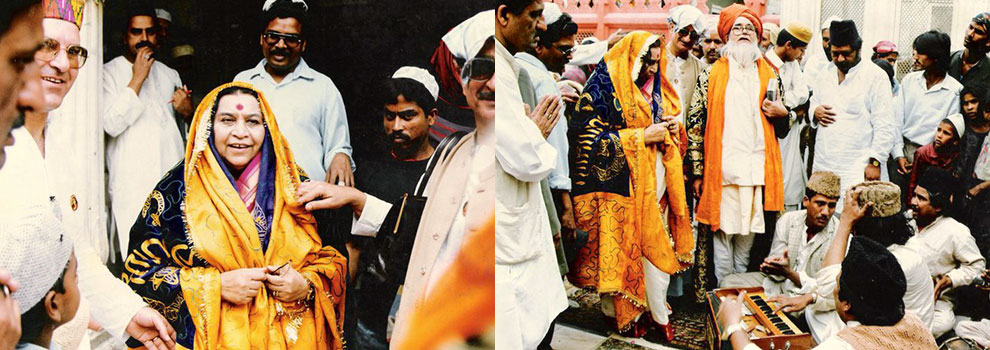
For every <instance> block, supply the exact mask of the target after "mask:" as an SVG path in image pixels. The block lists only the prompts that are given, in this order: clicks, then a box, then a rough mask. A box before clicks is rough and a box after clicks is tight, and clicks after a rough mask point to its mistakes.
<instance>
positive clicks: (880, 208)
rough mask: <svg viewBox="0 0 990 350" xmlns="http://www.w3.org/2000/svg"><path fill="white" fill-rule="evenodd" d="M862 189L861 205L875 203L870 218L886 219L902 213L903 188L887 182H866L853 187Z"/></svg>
mask: <svg viewBox="0 0 990 350" xmlns="http://www.w3.org/2000/svg"><path fill="white" fill-rule="evenodd" d="M853 189H854V190H855V189H862V191H861V192H860V193H859V201H858V202H859V205H860V206H862V205H866V203H867V202H873V209H871V210H870V214H869V215H870V216H871V217H875V218H885V217H889V216H894V215H897V214H898V213H900V212H901V188H900V187H898V186H897V185H895V184H893V183H890V182H887V181H866V182H863V183H860V184H859V185H856V186H853Z"/></svg>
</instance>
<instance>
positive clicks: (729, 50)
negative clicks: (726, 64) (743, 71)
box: [721, 41, 761, 67]
mask: <svg viewBox="0 0 990 350" xmlns="http://www.w3.org/2000/svg"><path fill="white" fill-rule="evenodd" d="M721 53H722V56H729V57H732V59H733V60H735V61H736V62H739V64H740V65H741V66H743V67H750V66H752V65H753V64H755V63H756V60H757V59H758V58H760V56H761V54H760V47H759V46H758V45H756V43H749V42H741V41H729V42H728V43H726V44H725V46H722V51H721Z"/></svg>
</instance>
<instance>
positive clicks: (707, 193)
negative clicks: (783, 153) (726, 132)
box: [698, 57, 784, 231]
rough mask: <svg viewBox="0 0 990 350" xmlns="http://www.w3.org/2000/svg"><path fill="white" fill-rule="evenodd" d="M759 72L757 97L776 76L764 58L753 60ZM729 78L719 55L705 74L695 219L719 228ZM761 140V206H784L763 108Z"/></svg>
mask: <svg viewBox="0 0 990 350" xmlns="http://www.w3.org/2000/svg"><path fill="white" fill-rule="evenodd" d="M757 68H758V69H759V74H760V101H761V102H762V101H763V99H765V98H766V91H767V83H768V82H769V81H770V80H771V79H773V78H775V77H776V76H777V74H776V72H775V70H774V68H773V67H772V66H771V65H770V64H769V63H768V62H767V61H766V59H764V58H760V59H759V60H758V61H757ZM728 82H729V59H728V58H726V57H722V58H720V59H719V60H718V61H716V62H715V64H714V65H713V66H712V71H711V75H710V76H709V77H708V121H707V125H706V126H705V175H704V180H703V182H702V192H701V203H700V204H699V205H698V222H701V223H703V224H708V225H709V226H711V227H712V231H714V230H718V229H719V223H720V222H719V219H720V215H721V213H720V207H719V206H720V204H721V202H722V129H723V128H724V127H725V86H726V85H727V84H728ZM760 117H761V118H760V120H761V121H762V124H763V143H764V145H765V147H764V148H765V152H766V160H765V161H764V162H763V173H764V175H763V176H764V180H763V181H764V182H763V183H764V188H763V199H764V203H763V209H764V210H767V211H777V210H782V209H784V178H783V173H782V170H781V169H782V168H781V165H780V146H779V145H778V144H777V135H776V134H775V133H774V131H773V126H772V125H770V120H768V119H767V117H766V116H765V115H763V112H762V111H761V112H760Z"/></svg>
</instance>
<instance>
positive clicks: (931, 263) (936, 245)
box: [907, 168, 986, 338]
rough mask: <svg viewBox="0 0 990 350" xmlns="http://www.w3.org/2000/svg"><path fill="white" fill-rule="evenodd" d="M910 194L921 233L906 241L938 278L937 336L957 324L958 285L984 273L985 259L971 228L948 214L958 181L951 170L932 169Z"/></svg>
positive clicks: (933, 325) (935, 278)
mask: <svg viewBox="0 0 990 350" xmlns="http://www.w3.org/2000/svg"><path fill="white" fill-rule="evenodd" d="M923 175H924V176H922V177H921V180H920V182H919V183H918V186H917V187H916V188H915V190H914V195H913V196H911V214H912V215H913V216H914V221H915V223H916V224H917V226H918V233H917V234H915V235H914V237H911V239H910V240H908V242H907V246H908V247H909V248H913V249H914V250H916V251H918V253H919V254H921V257H922V258H924V260H925V263H926V264H927V265H928V270H930V272H931V276H932V279H933V280H934V281H935V299H936V300H935V314H934V319H933V320H932V335H933V336H935V337H936V338H938V337H940V336H942V334H944V333H945V332H948V331H949V330H951V329H952V328H953V327H954V326H955V323H956V320H955V314H954V313H953V311H952V309H953V306H954V305H955V300H954V299H955V298H954V296H955V294H956V293H955V291H956V288H959V287H962V286H967V285H969V284H970V283H972V282H973V279H974V278H976V277H977V276H980V274H981V273H982V272H983V269H984V268H985V267H986V259H984V258H983V255H981V254H980V250H979V249H978V248H977V247H976V241H975V240H974V239H973V236H972V235H971V234H970V233H969V228H967V227H966V225H963V224H961V223H959V222H958V221H956V219H953V218H951V217H949V216H948V215H947V213H946V210H947V209H948V208H950V206H951V204H952V194H953V193H954V189H953V187H954V184H955V181H954V179H953V178H952V175H951V174H949V172H948V171H945V170H942V169H939V168H929V169H928V171H926V172H925V173H924V174H923Z"/></svg>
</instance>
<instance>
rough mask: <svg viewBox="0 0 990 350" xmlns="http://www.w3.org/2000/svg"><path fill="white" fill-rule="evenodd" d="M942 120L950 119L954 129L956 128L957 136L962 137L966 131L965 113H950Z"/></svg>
mask: <svg viewBox="0 0 990 350" xmlns="http://www.w3.org/2000/svg"><path fill="white" fill-rule="evenodd" d="M942 121H948V122H949V124H952V128H953V129H956V136H957V137H959V138H962V136H963V134H965V133H966V122H965V120H964V119H963V115H962V114H959V113H956V114H953V115H950V116H948V117H945V119H943V120H942ZM937 130H938V129H936V131H937Z"/></svg>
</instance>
